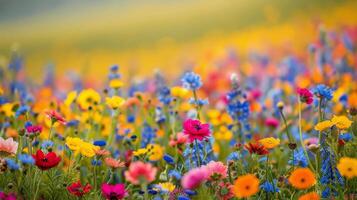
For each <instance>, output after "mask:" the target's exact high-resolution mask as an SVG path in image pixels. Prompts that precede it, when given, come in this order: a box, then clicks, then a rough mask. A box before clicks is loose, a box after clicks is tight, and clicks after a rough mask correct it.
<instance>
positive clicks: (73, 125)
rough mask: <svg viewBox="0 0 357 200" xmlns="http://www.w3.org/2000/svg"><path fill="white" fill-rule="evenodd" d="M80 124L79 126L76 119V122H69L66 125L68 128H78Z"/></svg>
mask: <svg viewBox="0 0 357 200" xmlns="http://www.w3.org/2000/svg"><path fill="white" fill-rule="evenodd" d="M78 124H79V121H78V120H75V119H74V120H70V121H68V122H67V123H66V126H67V127H76V126H78Z"/></svg>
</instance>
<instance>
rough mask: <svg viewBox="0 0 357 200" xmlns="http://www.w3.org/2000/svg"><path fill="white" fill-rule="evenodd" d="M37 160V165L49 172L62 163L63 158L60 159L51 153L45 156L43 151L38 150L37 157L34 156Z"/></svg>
mask: <svg viewBox="0 0 357 200" xmlns="http://www.w3.org/2000/svg"><path fill="white" fill-rule="evenodd" d="M32 157H33V158H34V159H35V164H36V166H37V167H38V168H40V169H41V170H48V169H51V168H52V167H56V166H57V165H58V163H59V162H60V161H61V157H58V156H57V155H56V153H54V152H49V153H47V154H44V153H43V152H42V151H41V150H37V152H36V155H32Z"/></svg>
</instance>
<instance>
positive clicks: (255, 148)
mask: <svg viewBox="0 0 357 200" xmlns="http://www.w3.org/2000/svg"><path fill="white" fill-rule="evenodd" d="M244 147H245V148H246V149H247V150H248V151H249V153H250V154H257V155H266V154H268V153H269V151H268V149H266V148H265V147H264V146H263V145H261V144H259V143H255V144H253V143H249V144H246V145H245V146H244Z"/></svg>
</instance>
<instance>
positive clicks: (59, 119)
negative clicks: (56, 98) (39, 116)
mask: <svg viewBox="0 0 357 200" xmlns="http://www.w3.org/2000/svg"><path fill="white" fill-rule="evenodd" d="M45 114H46V116H47V117H48V118H49V119H51V121H52V122H53V123H55V122H59V123H61V124H66V120H65V119H64V118H63V117H62V116H61V114H59V113H58V112H56V111H55V110H50V111H46V113H45Z"/></svg>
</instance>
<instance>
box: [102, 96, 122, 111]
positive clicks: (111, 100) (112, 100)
mask: <svg viewBox="0 0 357 200" xmlns="http://www.w3.org/2000/svg"><path fill="white" fill-rule="evenodd" d="M105 103H106V104H107V105H108V106H109V107H110V108H111V109H114V110H115V109H118V108H119V107H120V106H122V105H123V104H124V103H125V100H124V99H123V98H121V97H118V96H113V97H107V98H106V99H105Z"/></svg>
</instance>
